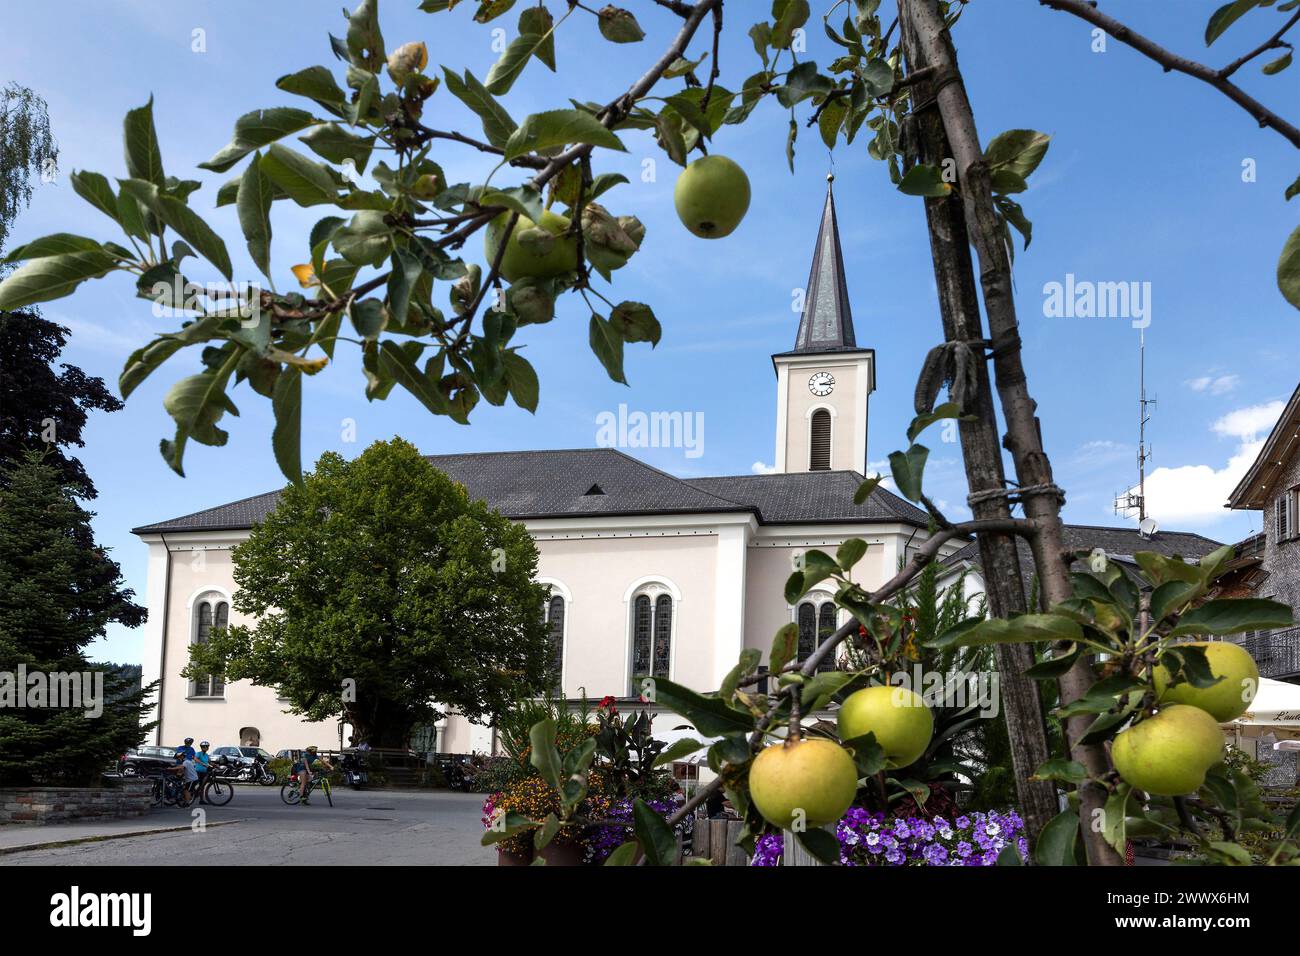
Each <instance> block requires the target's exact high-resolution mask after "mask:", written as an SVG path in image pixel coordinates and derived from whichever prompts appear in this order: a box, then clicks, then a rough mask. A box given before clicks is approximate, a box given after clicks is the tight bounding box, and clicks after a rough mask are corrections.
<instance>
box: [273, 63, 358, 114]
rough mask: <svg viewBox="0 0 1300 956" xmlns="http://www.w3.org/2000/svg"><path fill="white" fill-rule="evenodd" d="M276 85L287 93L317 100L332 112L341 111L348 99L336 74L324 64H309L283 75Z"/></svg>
mask: <svg viewBox="0 0 1300 956" xmlns="http://www.w3.org/2000/svg"><path fill="white" fill-rule="evenodd" d="M275 85H276V86H277V87H278V88H279V89H282V90H284V91H285V92H286V93H293V94H296V95H297V96H305V97H307V98H308V99H310V100H315V101H316V102H317V103H319V104H320V105H321V106H324V107H326V108H327V109H329V110H331V112H338V111H341V109H342V107H343V104H344V103H345V102H346V101H347V95H346V94H345V93H344V92H343V90H342V89H341V88H340V87H339V85H338V82H337V81H336V80H335V79H334V74H333V73H331V72H330V71H329V70H328V69H326V68H325V67H323V66H309V67H307V69H305V70H299V71H298V72H297V73H290V74H288V75H287V76H282V77H280V78H279V79H278V80H276V81H275Z"/></svg>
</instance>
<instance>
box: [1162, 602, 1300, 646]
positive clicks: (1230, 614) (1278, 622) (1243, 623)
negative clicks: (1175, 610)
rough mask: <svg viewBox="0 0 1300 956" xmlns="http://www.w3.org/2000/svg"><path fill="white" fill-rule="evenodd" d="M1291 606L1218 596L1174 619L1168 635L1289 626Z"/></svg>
mask: <svg viewBox="0 0 1300 956" xmlns="http://www.w3.org/2000/svg"><path fill="white" fill-rule="evenodd" d="M1292 623H1294V622H1293V620H1292V613H1291V608H1290V607H1288V606H1287V605H1285V604H1282V603H1281V602H1279V601H1268V600H1264V599H1262V598H1219V599H1217V600H1214V601H1206V602H1205V603H1204V604H1202V605H1200V606H1199V607H1194V608H1192V609H1191V610H1190V611H1188V612H1187V613H1186V614H1184V615H1183V616H1182V617H1180V618H1179V619H1178V626H1177V627H1175V628H1174V629H1173V630H1172V631H1170V632H1169V634H1170V636H1171V637H1179V636H1181V635H1183V634H1216V635H1223V634H1240V633H1241V632H1242V631H1271V630H1277V629H1281V628H1285V627H1290V626H1291V625H1292Z"/></svg>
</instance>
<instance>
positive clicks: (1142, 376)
mask: <svg viewBox="0 0 1300 956" xmlns="http://www.w3.org/2000/svg"><path fill="white" fill-rule="evenodd" d="M1146 356H1147V343H1146V330H1145V329H1139V330H1138V451H1137V466H1138V483H1137V493H1136V494H1134V492H1133V490H1132V489H1129V490H1128V491H1126V492H1124V493H1123V494H1120V495H1116V496H1115V513H1116V514H1118V515H1123V516H1124V517H1125V518H1130V517H1132V516H1133V514H1134V512H1136V513H1137V516H1138V533H1139V534H1141V535H1142V536H1143V537H1144V538H1150V537H1152V536H1153V535H1155V533H1156V531H1157V528H1158V526H1157V525H1156V522H1155V521H1154V520H1153V519H1151V518H1148V517H1147V495H1146V484H1147V461H1149V460H1150V458H1151V449H1150V448H1149V447H1148V446H1147V431H1146V429H1147V422H1149V421H1151V412H1150V409H1151V408H1152V407H1154V406H1155V404H1156V400H1155V399H1154V398H1147V378H1146V361H1147V358H1146Z"/></svg>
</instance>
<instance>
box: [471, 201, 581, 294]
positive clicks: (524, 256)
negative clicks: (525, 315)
mask: <svg viewBox="0 0 1300 956" xmlns="http://www.w3.org/2000/svg"><path fill="white" fill-rule="evenodd" d="M510 215H511V214H510V213H508V212H503V213H502V214H501V215H499V216H497V217H496V218H495V219H493V220H492V221H491V222H490V223H488V227H487V229H486V230H485V231H484V235H483V252H484V254H485V255H486V256H487V261H488V264H489V265H491V263H492V262H494V261H495V260H496V255H497V249H499V248H500V247H501V235H502V233H504V232H505V230H506V226H507V225H508V224H509V222H510ZM568 229H569V220H568V218H567V217H565V216H561V215H560V214H559V213H554V212H551V211H550V210H549V209H548V210H547V211H546V212H544V213H542V221H541V222H539V223H534V222H533V221H532V220H531V219H529V218H528V217H527V216H522V215H521V216H520V217H519V221H518V222H516V223H515V228H514V229H513V230H512V231H511V233H510V239H509V241H508V242H506V252H505V255H504V256H502V257H501V275H502V277H503V278H504V279H505V280H506V281H507V282H514V281H515V280H516V279H521V278H524V277H526V276H527V277H531V278H535V279H549V278H551V277H552V276H559V275H564V274H565V273H567V272H572V271H574V270H575V269H577V268H578V237H577V236H571V235H566V234H565V233H567V232H568ZM525 232H528V233H529V235H524V233H525ZM542 233H549V234H550V236H552V237H553V238H551V239H549V240H548V239H547V237H546V236H545V235H543V234H542ZM531 240H540V241H531Z"/></svg>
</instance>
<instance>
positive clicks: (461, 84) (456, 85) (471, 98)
mask: <svg viewBox="0 0 1300 956" xmlns="http://www.w3.org/2000/svg"><path fill="white" fill-rule="evenodd" d="M442 72H443V75H444V76H445V77H446V81H447V89H448V90H450V91H451V94H452V95H453V96H455V97H456V98H457V99H458V100H460V101H461V102H462V103H464V104H465V105H466V106H468V107H469V108H470V109H471V110H473V111H474V113H475V114H477V116H478V118H479V119H480V120H482V122H483V135H484V136H486V137H487V141H488V142H489V143H491V144H492V145H493V146H495V147H497V148H498V149H504V148H505V145H506V143H507V142H509V141H510V136H511V134H512V133H514V131H515V129H516V127H517V124H516V123H515V121H514V120H513V119H511V118H510V114H509V113H507V112H506V111H505V108H504V107H502V106H501V104H500V103H498V102H497V101H496V99H495V98H493V96H492V94H491V93H489V92H488V90H487V87H485V86H484V85H483V84H482V83H480V82H479V81H478V80H477V79H476V78H475V77H474V74H473V73H471V72H470V71H469V70H466V71H465V76H464V78H463V79H462V78H461V77H459V76H457V75H456V74H455V73H453V72H451V70H449V69H447V68H446V67H445V66H444V67H443V68H442Z"/></svg>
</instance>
